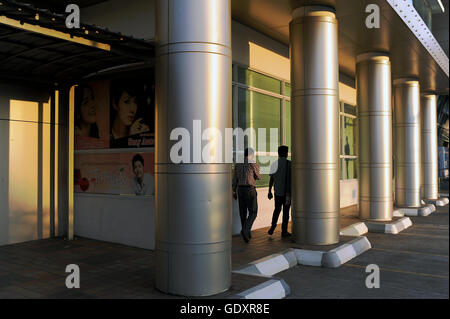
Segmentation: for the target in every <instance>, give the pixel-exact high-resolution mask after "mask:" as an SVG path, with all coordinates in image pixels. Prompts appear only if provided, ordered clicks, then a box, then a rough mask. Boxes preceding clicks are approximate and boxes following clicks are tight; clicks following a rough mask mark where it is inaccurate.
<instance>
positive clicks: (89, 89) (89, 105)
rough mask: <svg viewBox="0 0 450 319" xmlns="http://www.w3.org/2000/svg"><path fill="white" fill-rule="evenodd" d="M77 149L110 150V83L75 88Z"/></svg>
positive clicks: (96, 83) (83, 85)
mask: <svg viewBox="0 0 450 319" xmlns="http://www.w3.org/2000/svg"><path fill="white" fill-rule="evenodd" d="M74 102H75V117H74V119H75V123H74V124H75V125H74V126H75V134H74V135H75V149H105V148H109V143H110V141H109V139H110V138H109V105H110V102H109V81H98V82H92V83H86V84H81V85H78V86H76V87H75V101H74Z"/></svg>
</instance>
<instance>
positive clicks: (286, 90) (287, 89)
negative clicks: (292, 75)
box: [284, 83, 291, 97]
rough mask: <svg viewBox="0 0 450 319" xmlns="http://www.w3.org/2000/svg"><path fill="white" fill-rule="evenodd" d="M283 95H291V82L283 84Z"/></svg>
mask: <svg viewBox="0 0 450 319" xmlns="http://www.w3.org/2000/svg"><path fill="white" fill-rule="evenodd" d="M284 95H285V96H289V97H291V84H290V83H285V84H284Z"/></svg>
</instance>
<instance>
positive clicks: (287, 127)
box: [285, 101, 292, 152]
mask: <svg viewBox="0 0 450 319" xmlns="http://www.w3.org/2000/svg"><path fill="white" fill-rule="evenodd" d="M285 106H286V108H285V111H286V114H285V116H286V119H285V132H286V145H287V146H288V147H289V152H290V151H291V136H292V130H291V102H290V101H286V102H285Z"/></svg>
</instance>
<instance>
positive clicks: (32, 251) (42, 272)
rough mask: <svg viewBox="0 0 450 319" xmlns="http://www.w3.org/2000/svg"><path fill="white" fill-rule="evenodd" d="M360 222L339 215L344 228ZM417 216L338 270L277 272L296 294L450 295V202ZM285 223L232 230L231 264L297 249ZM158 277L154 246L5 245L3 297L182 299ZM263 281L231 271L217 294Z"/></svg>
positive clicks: (0, 254) (0, 267)
mask: <svg viewBox="0 0 450 319" xmlns="http://www.w3.org/2000/svg"><path fill="white" fill-rule="evenodd" d="M356 221H358V220H357V219H356V218H354V217H344V218H341V227H345V226H347V225H349V224H352V223H354V222H356ZM413 222H414V226H413V227H412V228H410V229H408V230H407V231H405V232H404V233H402V234H400V235H396V236H395V235H384V234H369V236H368V237H369V240H370V241H371V243H372V245H373V247H374V248H373V249H372V250H370V251H368V252H366V253H364V254H363V255H361V256H359V257H357V258H355V259H354V260H352V261H350V263H349V264H346V265H345V266H342V267H340V268H338V269H324V268H316V267H304V266H299V267H294V268H292V269H289V270H287V271H285V272H282V273H280V274H278V277H282V278H284V279H285V280H286V282H287V283H288V285H289V286H290V288H291V296H290V297H291V298H328V297H331V298H361V297H369V298H371V297H374V298H379V297H381V298H409V297H412V298H415V297H418V298H424V297H426V298H448V249H449V242H448V240H449V238H448V207H445V208H441V209H440V210H439V212H438V213H433V214H432V215H430V216H428V217H417V218H413ZM280 228H281V227H280V226H279V227H278V228H277V230H276V231H275V233H274V235H273V236H268V235H267V228H264V229H259V230H256V231H253V238H252V240H251V242H250V243H249V244H246V243H244V242H243V240H242V238H241V237H240V236H234V237H233V245H232V251H233V259H232V261H233V269H236V268H237V267H239V266H242V265H244V264H246V263H248V262H251V261H254V260H256V259H259V258H262V257H265V256H267V255H270V254H272V253H277V252H281V251H283V250H285V249H287V248H291V247H299V246H298V245H296V244H295V243H293V242H292V241H291V240H290V239H282V238H281V233H280ZM328 248H330V247H328ZM323 249H327V247H323ZM369 263H376V264H378V265H379V266H380V267H381V272H382V288H381V289H372V290H369V289H367V288H365V285H364V282H365V276H366V274H365V269H364V268H365V266H366V265H367V264H369ZM68 264H77V265H79V266H80V269H81V289H71V290H69V289H67V288H66V287H65V278H66V275H67V274H66V273H65V267H66V265H68ZM154 276H155V273H154V252H153V251H148V250H144V249H139V248H132V247H127V246H123V245H118V244H112V243H106V242H100V241H96V240H89V239H84V238H78V239H76V240H74V241H72V242H67V241H64V240H63V239H60V238H53V239H47V240H39V241H32V242H27V243H21V244H16V245H9V246H1V247H0V298H176V297H175V296H169V295H166V294H163V293H161V292H159V291H158V290H156V289H155V287H154ZM262 281H265V279H262V278H258V277H253V276H245V275H237V274H233V280H232V287H231V289H230V290H229V291H228V292H226V293H223V294H220V295H217V296H214V297H215V298H229V297H231V296H233V295H235V294H237V293H239V292H242V291H243V290H246V289H248V288H250V287H253V286H255V285H257V284H259V283H261V282H262Z"/></svg>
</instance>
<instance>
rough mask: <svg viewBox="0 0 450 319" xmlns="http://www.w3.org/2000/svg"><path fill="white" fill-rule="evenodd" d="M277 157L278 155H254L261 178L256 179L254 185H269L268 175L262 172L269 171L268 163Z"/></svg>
mask: <svg viewBox="0 0 450 319" xmlns="http://www.w3.org/2000/svg"><path fill="white" fill-rule="evenodd" d="M277 159H278V156H260V155H258V156H257V157H256V162H257V163H258V164H259V170H260V172H261V179H260V180H258V181H256V187H269V181H270V175H269V174H263V173H264V172H269V171H270V165H271V164H272V163H273V162H275V161H276V160H277Z"/></svg>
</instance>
